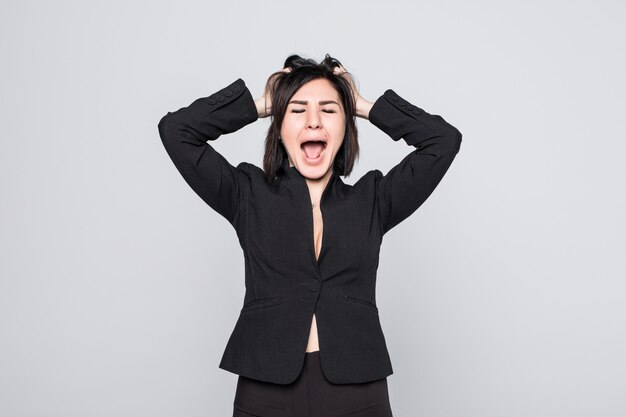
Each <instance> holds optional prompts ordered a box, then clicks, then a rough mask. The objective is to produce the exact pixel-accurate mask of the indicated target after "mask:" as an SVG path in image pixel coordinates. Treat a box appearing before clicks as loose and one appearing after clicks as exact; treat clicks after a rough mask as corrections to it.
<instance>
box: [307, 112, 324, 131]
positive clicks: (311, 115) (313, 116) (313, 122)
mask: <svg viewBox="0 0 626 417" xmlns="http://www.w3.org/2000/svg"><path fill="white" fill-rule="evenodd" d="M320 126H321V122H320V118H319V114H318V113H317V112H315V111H309V112H307V119H306V127H307V128H308V129H318V128H319V127H320Z"/></svg>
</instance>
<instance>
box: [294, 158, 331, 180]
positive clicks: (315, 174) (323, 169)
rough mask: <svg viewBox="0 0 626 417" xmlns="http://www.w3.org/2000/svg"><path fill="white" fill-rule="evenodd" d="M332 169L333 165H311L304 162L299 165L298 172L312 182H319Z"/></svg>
mask: <svg viewBox="0 0 626 417" xmlns="http://www.w3.org/2000/svg"><path fill="white" fill-rule="evenodd" d="M331 167H332V164H330V165H328V164H325V163H323V164H320V165H314V166H312V165H309V164H307V163H306V162H302V163H300V164H298V167H297V168H298V172H300V174H301V175H302V176H303V177H305V178H307V179H310V180H318V179H321V178H322V177H323V176H324V175H325V174H326V173H327V172H328V171H329V170H330V169H331Z"/></svg>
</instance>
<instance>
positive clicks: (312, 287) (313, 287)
mask: <svg viewBox="0 0 626 417" xmlns="http://www.w3.org/2000/svg"><path fill="white" fill-rule="evenodd" d="M320 287H321V285H320V282H319V281H311V282H309V283H308V284H307V288H308V289H309V291H311V292H316V291H319V290H320Z"/></svg>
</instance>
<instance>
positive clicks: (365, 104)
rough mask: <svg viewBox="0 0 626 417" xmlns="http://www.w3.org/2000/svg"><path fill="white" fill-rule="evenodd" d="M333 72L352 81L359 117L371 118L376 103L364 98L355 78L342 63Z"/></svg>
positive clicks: (351, 85)
mask: <svg viewBox="0 0 626 417" xmlns="http://www.w3.org/2000/svg"><path fill="white" fill-rule="evenodd" d="M333 72H334V73H335V74H337V75H341V76H342V77H344V78H346V79H347V80H348V82H349V83H350V87H351V88H352V94H353V95H354V98H355V100H356V115H357V117H361V118H363V119H369V114H370V110H371V109H372V106H373V105H374V103H372V102H371V101H368V100H366V99H364V98H363V96H361V93H359V89H358V88H357V86H356V83H355V81H354V78H353V77H352V75H351V74H350V73H349V72H348V71H347V70H346V69H345V68H344V67H343V66H341V65H340V66H338V67H336V68H335V69H334V71H333Z"/></svg>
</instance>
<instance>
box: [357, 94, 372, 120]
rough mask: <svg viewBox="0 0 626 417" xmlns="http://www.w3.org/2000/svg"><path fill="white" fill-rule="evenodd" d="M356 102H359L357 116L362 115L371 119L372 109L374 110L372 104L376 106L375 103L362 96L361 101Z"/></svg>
mask: <svg viewBox="0 0 626 417" xmlns="http://www.w3.org/2000/svg"><path fill="white" fill-rule="evenodd" d="M356 104H357V105H356V115H357V117H361V118H363V119H369V116H370V110H372V106H374V103H372V102H371V101H367V100H365V99H363V98H361V99H360V100H359V101H357V103H356Z"/></svg>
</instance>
